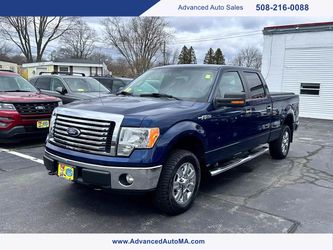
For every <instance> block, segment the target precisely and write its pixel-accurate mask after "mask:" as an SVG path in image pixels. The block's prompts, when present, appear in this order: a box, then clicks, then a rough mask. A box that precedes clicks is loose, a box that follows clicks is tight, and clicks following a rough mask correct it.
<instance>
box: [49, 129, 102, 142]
mask: <svg viewBox="0 0 333 250" xmlns="http://www.w3.org/2000/svg"><path fill="white" fill-rule="evenodd" d="M58 127H59V126H58ZM54 131H55V132H56V133H59V134H63V135H65V136H67V135H68V133H67V132H66V130H60V129H57V128H56V129H54ZM80 131H81V134H80V137H81V138H86V139H91V140H97V141H102V140H106V139H107V137H106V136H104V137H98V136H92V135H85V134H84V132H83V131H82V130H80Z"/></svg>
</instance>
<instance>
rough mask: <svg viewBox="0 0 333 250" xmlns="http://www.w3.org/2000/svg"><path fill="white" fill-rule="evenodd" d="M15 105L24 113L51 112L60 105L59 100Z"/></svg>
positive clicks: (18, 110)
mask: <svg viewBox="0 0 333 250" xmlns="http://www.w3.org/2000/svg"><path fill="white" fill-rule="evenodd" d="M14 106H15V108H16V110H17V112H19V113H20V114H22V115H37V114H51V113H52V112H53V110H54V109H55V108H56V107H57V106H58V103H57V102H45V103H14Z"/></svg>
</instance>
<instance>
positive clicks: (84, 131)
mask: <svg viewBox="0 0 333 250" xmlns="http://www.w3.org/2000/svg"><path fill="white" fill-rule="evenodd" d="M57 128H60V129H63V130H65V131H66V130H67V129H68V128H70V127H64V126H61V125H57ZM80 131H81V134H82V133H83V134H91V135H101V136H107V135H108V132H97V131H96V132H95V131H90V130H84V129H80Z"/></svg>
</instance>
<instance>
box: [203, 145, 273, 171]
mask: <svg viewBox="0 0 333 250" xmlns="http://www.w3.org/2000/svg"><path fill="white" fill-rule="evenodd" d="M268 150H269V149H268V147H261V148H257V149H255V150H254V151H252V152H251V153H250V154H249V155H248V156H246V157H245V158H241V159H234V160H232V161H231V162H227V163H226V164H224V165H221V166H217V167H216V168H214V169H212V170H209V173H210V174H211V176H215V175H218V174H221V173H223V172H225V171H227V170H229V169H232V168H234V167H237V166H239V165H241V164H243V163H245V162H248V161H251V160H252V159H254V158H257V157H258V156H260V155H262V154H264V153H266V152H267V151H268Z"/></svg>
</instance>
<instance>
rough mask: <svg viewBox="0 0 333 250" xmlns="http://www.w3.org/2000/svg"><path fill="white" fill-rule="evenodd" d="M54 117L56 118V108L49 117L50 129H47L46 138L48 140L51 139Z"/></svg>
mask: <svg viewBox="0 0 333 250" xmlns="http://www.w3.org/2000/svg"><path fill="white" fill-rule="evenodd" d="M56 117H57V108H55V109H54V110H53V113H52V116H51V121H50V129H49V136H48V138H52V137H53V126H54V123H55V120H56Z"/></svg>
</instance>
